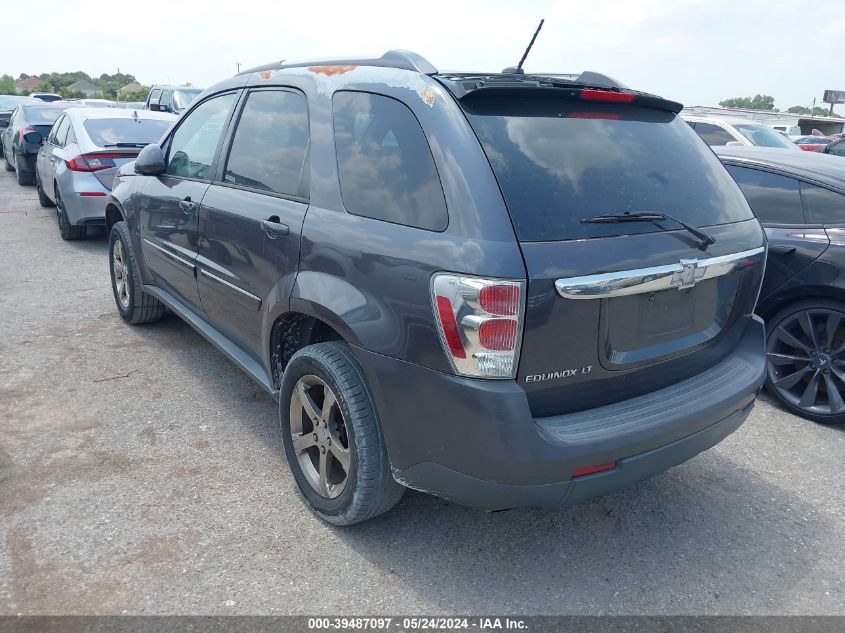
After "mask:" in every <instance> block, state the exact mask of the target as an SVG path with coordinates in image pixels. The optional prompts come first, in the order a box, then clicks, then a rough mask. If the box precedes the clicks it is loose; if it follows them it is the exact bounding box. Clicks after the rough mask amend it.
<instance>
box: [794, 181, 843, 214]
mask: <svg viewBox="0 0 845 633" xmlns="http://www.w3.org/2000/svg"><path fill="white" fill-rule="evenodd" d="M801 198H802V199H803V200H804V213H805V214H806V215H807V222H809V223H810V224H845V196H843V195H842V194H839V193H836V192H835V191H831V190H830V189H825V188H824V187H817V186H816V185H811V184H810V183H806V182H802V183H801Z"/></svg>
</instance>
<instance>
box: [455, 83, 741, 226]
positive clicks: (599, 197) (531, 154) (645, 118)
mask: <svg viewBox="0 0 845 633" xmlns="http://www.w3.org/2000/svg"><path fill="white" fill-rule="evenodd" d="M465 107H466V108H467V111H468V114H469V120H470V123H471V124H472V126H473V128H474V129H475V131H476V133H477V135H478V137H479V139H480V140H481V144H482V146H483V148H484V150H485V152H486V154H487V158H488V159H489V160H490V164H491V166H492V167H493V171H494V172H495V174H496V178H497V179H498V181H499V186H500V187H501V189H502V192H503V194H504V197H505V202H506V203H507V206H508V210H509V212H510V214H511V218H512V219H513V223H514V226H515V228H516V233H517V237H518V238H519V239H520V240H521V241H528V242H539V241H556V240H568V239H582V238H590V237H604V236H610V235H622V234H631V233H645V232H655V231H666V230H676V229H678V225H676V224H674V223H672V222H670V221H662V222H659V223H657V222H626V223H623V224H585V223H583V222H582V220H584V219H586V218H590V217H593V216H596V215H603V214H608V213H625V212H631V213H637V212H659V213H666V214H668V215H671V216H674V217H676V218H677V219H679V220H681V221H682V222H686V223H688V224H691V225H694V226H708V225H714V224H724V223H728V222H737V221H741V220H748V219H751V218H752V217H753V215H752V213H751V210H750V209H749V208H748V203H746V201H745V199H744V198H743V197H742V194H741V193H740V191H739V189H738V188H737V186H736V184H735V183H734V182H733V180H731V178H730V176H729V175H728V173H727V172H726V171H725V169H724V167H722V165H721V163H720V162H719V160H718V159H717V158H716V157H715V156H714V155H713V152H712V151H711V150H710V149H709V148H708V147H707V146H706V145H704V144H703V143H702V142H701V141H700V140H699V139H698V138H696V136H695V132H693V131H692V130H691V129H690V127H689V126H688V125H687V124H686V123H685V122H684V121H683V120H682V119H681V118H679V117H677V116H676V115H674V114H673V113H671V112H666V111H663V110H657V109H651V108H640V107H634V106H615V105H609V104H600V103H594V104H589V105H585V104H583V103H578V102H575V101H571V100H569V99H566V98H561V97H540V96H538V97H536V98H532V99H530V100H528V99H524V98H518V97H515V96H514V97H500V98H493V97H489V98H487V99H483V100H481V99H479V101H478V102H476V103H474V104H468V105H465Z"/></svg>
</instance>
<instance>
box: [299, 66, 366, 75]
mask: <svg viewBox="0 0 845 633" xmlns="http://www.w3.org/2000/svg"><path fill="white" fill-rule="evenodd" d="M356 68H358V67H357V66H309V67H308V70H310V71H311V72H312V73H317V74H318V75H327V76H329V77H331V76H332V75H342V74H344V73H348V72H349V71H350V70H355V69H356Z"/></svg>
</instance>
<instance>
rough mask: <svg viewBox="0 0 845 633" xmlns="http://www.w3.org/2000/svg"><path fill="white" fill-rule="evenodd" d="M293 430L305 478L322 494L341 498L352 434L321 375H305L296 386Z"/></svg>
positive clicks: (292, 407) (293, 404) (348, 465)
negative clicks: (350, 434)
mask: <svg viewBox="0 0 845 633" xmlns="http://www.w3.org/2000/svg"><path fill="white" fill-rule="evenodd" d="M290 431H291V438H292V440H293V450H294V452H295V453H296V459H297V461H298V462H299V465H300V468H301V469H302V474H303V475H305V479H306V480H307V481H308V483H309V484H310V485H311V487H312V488H313V489H314V490H315V491H317V493H318V494H320V495H321V496H323V497H327V498H329V499H334V498H335V497H338V496H339V495H340V494H341V493H342V492H343V490H344V488H346V483H347V481H348V479H349V469H350V463H351V452H350V448H349V435H348V433H347V429H346V423H345V421H344V419H343V414H342V413H341V411H340V407H339V406H338V403H337V397H336V396H335V394H334V393H333V392H332V390H331V389H330V388H329V386H328V385H327V384H326V383H325V382H324V381H323V380H322V379H320V378H318V377H317V376H313V375H307V376H303V377H302V378H300V379H299V380H298V381H297V383H296V385H295V386H294V389H293V395H292V397H291V403H290Z"/></svg>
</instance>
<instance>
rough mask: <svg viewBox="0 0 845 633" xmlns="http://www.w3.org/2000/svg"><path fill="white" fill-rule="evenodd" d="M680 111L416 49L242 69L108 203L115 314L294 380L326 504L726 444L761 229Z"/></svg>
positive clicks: (733, 424) (544, 480)
mask: <svg viewBox="0 0 845 633" xmlns="http://www.w3.org/2000/svg"><path fill="white" fill-rule="evenodd" d="M681 107H682V106H681V104H679V103H675V102H672V101H666V100H664V99H662V98H660V97H656V96H653V95H648V94H644V93H640V92H635V91H632V90H629V89H626V88H623V87H621V86H620V85H618V84H616V83H615V82H613V81H612V80H611V79H609V78H607V77H604V76H602V75H599V74H596V73H584V74H582V75H571V76H568V77H561V76H555V77H551V76H532V75H523V74H517V73H493V74H477V73H448V74H444V73H439V72H438V71H437V70H436V69H435V68H434V67H433V66H432V65H431V64H430V63H428V62H427V61H426V60H424V59H422V58H421V57H419V56H417V55H415V54H413V53H407V52H400V51H392V52H388V53H387V54H385V55H384V56H382V57H380V58H377V59H347V60H337V61H334V62H325V61H323V62H311V63H303V64H297V65H288V66H285V65H281V64H272V65H269V66H266V67H262V68H257V69H253V70H249V71H245V72H244V73H242V74H239V75H237V76H236V77H234V78H232V79H229V80H227V81H224V82H222V83H220V84H218V85H216V86H214V87H212V88H210V89H209V90H207V91H206V92H205V93H204V94H203V95H202V96H201V97H200V98H199V99H198V100H197V101H196V102H195V103H194V104H192V106H191V108H190V109H189V110H188V111H187V112H186V113H184V114H183V115H182V118H181V119H180V120H179V121H178V122H177V123H176V124H175V125H174V127H173V128H172V129H171V130H170V131H168V133H167V134H166V135H165V137H164V138H163V139H162V141H161V143H160V145H159V144H154V145H148V146H147V147H145V148H144V149H143V150H141V153H140V154H139V156H138V159H137V160H136V161H135V162H134V163H129V164H127V165H124V166H123V167H121V168H120V170H119V171H118V173H117V176H116V177H115V180H114V188H113V191H112V198H111V200H110V202H109V205H108V207H107V211H106V222H107V225H108V229H109V231H110V238H109V253H110V270H111V276H112V287H113V291H114V297H115V302H116V306H117V310H118V312H119V313H120V315H121V316H122V318H123V319H124V320H125V321H127V322H129V323H132V324H140V323H147V322H151V321H155V320H158V319H160V318H161V317H162V315H163V314H164V311H165V307H169V308H170V309H171V310H172V311H173V312H175V313H176V314H178V315H179V316H180V317H181V318H183V319H184V320H185V321H187V322H188V323H189V324H191V325H192V326H193V327H194V328H196V329H197V330H198V331H199V332H200V333H201V334H203V335H204V336H205V337H206V338H207V339H208V340H209V341H211V342H212V343H213V344H214V345H216V346H217V347H219V348H220V349H221V350H222V351H223V352H224V353H225V354H226V355H227V356H228V357H229V358H231V359H232V360H233V361H234V362H235V363H236V364H237V365H238V366H240V367H241V368H242V369H243V370H245V371H246V372H247V373H248V374H249V375H250V376H252V377H253V378H254V379H255V380H256V381H257V382H258V383H259V384H260V385H262V386H263V387H264V388H265V389H266V390H267V392H269V393H271V394H273V395H274V396H275V397H276V398H278V401H279V420H280V429H281V434H282V442H283V443H284V447H285V452H286V456H287V460H288V463H289V465H290V468H291V471H292V473H293V476H294V478H295V480H296V482H297V484H298V486H299V489H300V491H301V493H302V495H303V497H304V498H305V499H306V500H307V502H308V503H309V504H310V505H311V507H312V508H314V509H315V510H316V512H317V513H318V514H319V515H320V516H321V517H323V518H324V519H325V520H326V521H329V522H331V523H334V524H337V525H348V524H352V523H356V522H359V521H363V520H365V519H368V518H370V517H373V516H376V515H378V514H380V513H382V512H385V511H386V510H388V509H389V508H390V507H391V506H393V505H394V504H395V503H396V502H397V501H398V500H399V498H400V497H401V495H402V492H403V490H404V487H406V486H407V487H411V488H415V489H418V490H423V491H426V492H429V493H433V494H437V495H441V496H443V497H446V498H448V499H452V500H455V501H458V502H461V503H465V504H469V505H473V506H477V507H481V508H485V509H488V510H496V509H503V508H513V507H518V506H547V507H558V506H561V505H565V504H573V503H578V502H580V501H582V500H584V499H588V498H590V497H593V496H595V495H599V494H603V493H606V492H609V491H612V490H617V489H620V488H624V487H626V486H629V485H631V484H633V483H634V482H636V481H639V480H640V479H644V478H646V477H649V476H651V475H653V474H655V473H659V472H661V471H663V470H665V469H666V468H669V467H671V466H673V465H675V464H678V463H680V462H683V461H684V460H687V459H689V458H690V457H692V456H694V455H696V454H697V453H699V452H701V451H702V450H705V449H707V448H709V447H711V446H713V445H714V444H716V443H718V442H719V441H721V440H722V439H723V438H724V437H725V436H727V435H728V434H730V433H731V432H733V431H734V430H735V429H736V428H738V427H739V425H741V424H742V422H743V421H744V420H745V419H746V417H747V416H748V414H749V412H750V411H751V408H752V407H753V405H754V401H755V397H756V395H757V393H758V391H759V389H760V388H761V387H762V384H763V379H764V374H765V354H764V349H763V342H764V341H763V334H764V330H763V323H762V320H761V319H760V318H759V317H757V316H755V315H754V304H755V301H756V298H757V294H758V292H759V289H760V284H761V282H762V278H763V265H764V258H765V241H764V239H765V238H764V234H763V230H762V228H761V226H760V223H759V222H758V221H757V220H756V219H755V218H754V215H753V214H752V212H751V209H750V208H749V207H748V203H747V202H746V201H745V199H744V198H743V196H742V193H741V192H740V190H739V188H738V187H737V186H736V184H735V183H734V182H733V180H731V178H730V176H729V175H728V174H727V172H726V171H725V169H724V168H723V167H722V165H721V164H720V163H719V160H718V159H717V158H716V156H714V154H713V153H712V152H711V151H710V149H709V148H708V147H707V146H706V145H705V144H704V143H703V142H702V141H701V140H700V139H699V138H698V136H696V134H695V132H693V131H692V130H691V129H690V128H689V126H687V125H686V124H685V123H684V122H683V121H682V120H681V119H680V118H679V117H678V112H679V111H680V110H681Z"/></svg>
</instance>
